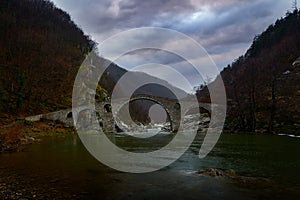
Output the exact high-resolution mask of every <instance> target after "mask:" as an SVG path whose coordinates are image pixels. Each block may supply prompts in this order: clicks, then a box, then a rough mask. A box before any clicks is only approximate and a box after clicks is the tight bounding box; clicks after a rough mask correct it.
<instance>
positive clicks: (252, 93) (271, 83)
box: [197, 9, 300, 134]
mask: <svg viewBox="0 0 300 200" xmlns="http://www.w3.org/2000/svg"><path fill="white" fill-rule="evenodd" d="M299 56H300V11H299V10H297V9H296V10H294V11H293V12H288V13H287V14H286V16H285V17H284V18H281V19H278V20H277V21H276V22H275V24H272V25H270V26H269V27H268V28H267V29H266V30H265V31H264V32H263V33H261V34H260V35H257V36H256V37H255V38H254V41H253V43H252V45H251V47H250V48H249V50H248V51H247V52H246V54H245V55H243V56H241V57H239V58H238V59H236V61H235V62H233V63H232V64H231V65H228V66H227V67H226V68H224V70H223V71H222V72H221V77H222V78H223V80H224V84H225V87H226V92H227V97H228V113H227V119H226V128H227V129H228V130H231V131H249V132H255V131H256V132H272V133H273V132H276V133H295V134H299V133H300V69H299V67H293V66H292V63H293V62H294V61H295V59H296V58H297V57H299ZM211 84H213V83H211ZM197 96H198V99H199V101H202V102H209V101H210V99H209V94H208V89H207V87H206V86H201V87H199V89H198V91H197Z"/></svg>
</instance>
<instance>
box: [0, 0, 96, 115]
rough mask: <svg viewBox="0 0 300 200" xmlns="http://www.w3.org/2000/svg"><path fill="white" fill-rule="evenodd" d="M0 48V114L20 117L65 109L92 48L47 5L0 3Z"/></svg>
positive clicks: (37, 0)
mask: <svg viewBox="0 0 300 200" xmlns="http://www.w3.org/2000/svg"><path fill="white" fill-rule="evenodd" d="M0 46H1V49H0V113H2V115H3V114H6V115H14V116H20V115H21V116H22V115H28V114H36V113H40V112H47V111H53V110H55V109H60V108H65V107H66V106H69V105H71V104H70V102H71V101H70V100H71V94H72V87H73V80H74V77H75V75H76V72H77V70H78V67H79V66H80V64H81V62H82V60H83V59H84V54H86V53H87V52H89V51H90V50H91V49H92V48H93V47H94V46H95V43H94V42H93V41H92V40H90V39H89V37H88V36H86V35H85V34H84V33H83V32H82V31H81V30H80V29H79V28H78V27H77V25H75V24H74V22H73V21H72V20H71V18H70V16H69V15H68V14H67V13H66V12H64V11H62V10H60V9H58V8H56V7H55V6H54V5H53V3H52V2H50V1H44V0H1V1H0Z"/></svg>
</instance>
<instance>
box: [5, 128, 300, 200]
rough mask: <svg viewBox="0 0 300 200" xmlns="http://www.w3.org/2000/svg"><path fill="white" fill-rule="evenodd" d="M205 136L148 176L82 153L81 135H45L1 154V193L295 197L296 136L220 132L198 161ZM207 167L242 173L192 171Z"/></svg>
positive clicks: (160, 140)
mask: <svg viewBox="0 0 300 200" xmlns="http://www.w3.org/2000/svg"><path fill="white" fill-rule="evenodd" d="M172 137H173V136H172V135H171V134H162V135H159V136H156V139H155V141H152V142H151V143H149V142H147V140H144V142H137V141H134V140H133V139H132V137H130V136H127V135H124V134H118V135H116V137H115V142H116V144H118V145H119V146H120V147H122V148H124V149H127V150H130V151H133V152H145V151H151V150H153V149H156V148H158V147H159V146H160V145H161V146H163V145H165V144H166V143H167V142H168V141H170V140H171V139H172ZM202 138H203V137H202V136H201V135H198V136H197V137H196V139H195V141H194V142H193V144H192V146H191V147H190V148H189V149H188V151H187V152H186V153H185V154H184V155H183V156H182V157H181V158H180V159H178V160H177V161H176V162H174V163H173V164H171V165H170V166H168V167H165V168H164V169H161V170H159V171H157V172H152V173H147V174H129V173H121V172H118V171H115V170H113V169H110V168H109V167H106V166H104V165H103V164H101V163H99V162H98V161H97V160H96V159H94V158H93V157H92V156H91V155H90V154H89V153H88V152H87V151H86V149H85V147H84V146H83V145H82V143H81V141H80V139H79V137H78V136H67V137H64V138H48V139H46V140H45V141H43V142H42V144H33V145H30V146H28V147H27V148H26V149H25V151H23V152H18V153H10V154H0V189H1V188H2V190H3V191H1V190H0V192H2V195H3V197H2V198H7V199H9V198H15V199H18V197H20V198H21V197H22V198H24V199H53V198H55V199H77V198H78V199H166V198H172V199H298V198H299V197H300V174H299V171H300V156H299V147H300V138H292V137H288V136H277V135H250V134H223V135H222V136H221V138H220V139H219V141H218V143H217V145H216V146H215V148H214V149H213V151H212V152H211V153H210V154H209V155H208V156H207V157H206V158H204V159H199V157H198V152H199V147H200V145H201V143H202ZM153 144H155V145H154V146H155V147H153V146H152V145H153ZM206 168H218V169H234V170H235V171H236V172H237V173H238V174H239V175H241V178H228V177H227V178H226V177H209V176H203V175H199V174H197V173H196V172H197V171H198V170H199V169H206ZM243 177H244V178H243ZM246 177H247V178H246ZM250 177H252V178H250ZM4 190H11V191H4ZM5 192H6V193H9V195H13V196H12V197H9V196H7V195H8V194H5ZM5 195H6V196H5ZM0 197H1V193H0Z"/></svg>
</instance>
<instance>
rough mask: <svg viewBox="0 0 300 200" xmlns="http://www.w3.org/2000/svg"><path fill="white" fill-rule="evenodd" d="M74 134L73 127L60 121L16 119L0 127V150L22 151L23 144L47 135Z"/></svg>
mask: <svg viewBox="0 0 300 200" xmlns="http://www.w3.org/2000/svg"><path fill="white" fill-rule="evenodd" d="M69 134H75V131H74V129H73V128H70V127H67V126H65V125H64V124H62V123H60V122H55V121H45V120H43V121H39V122H29V121H26V120H17V121H14V122H12V123H10V124H7V125H3V126H1V127H0V152H14V151H22V149H23V148H24V146H25V145H28V144H32V143H37V142H40V141H41V140H42V139H43V138H45V137H48V136H58V137H63V136H65V135H69Z"/></svg>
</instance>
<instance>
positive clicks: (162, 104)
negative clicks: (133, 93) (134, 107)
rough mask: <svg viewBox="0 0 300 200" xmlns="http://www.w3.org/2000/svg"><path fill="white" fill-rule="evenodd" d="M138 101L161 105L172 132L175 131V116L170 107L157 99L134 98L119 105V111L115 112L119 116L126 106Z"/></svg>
mask: <svg viewBox="0 0 300 200" xmlns="http://www.w3.org/2000/svg"><path fill="white" fill-rule="evenodd" d="M138 100H148V101H151V102H154V103H156V104H158V105H160V106H161V107H162V108H163V109H164V110H165V111H166V114H167V116H168V118H169V121H170V129H171V131H174V127H175V126H174V116H173V114H172V112H171V111H170V109H169V107H168V106H166V105H165V104H164V103H162V102H161V101H159V100H157V99H154V98H151V97H147V96H138V97H133V98H131V99H129V100H127V101H124V102H122V104H121V105H118V107H117V109H116V110H115V114H118V113H119V112H120V110H121V109H122V108H123V107H124V106H125V105H126V104H129V103H130V102H134V101H138Z"/></svg>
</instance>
